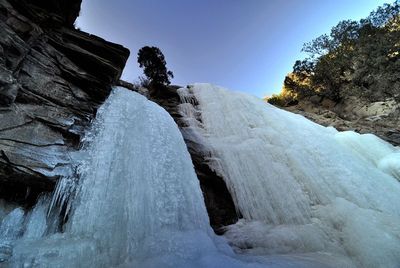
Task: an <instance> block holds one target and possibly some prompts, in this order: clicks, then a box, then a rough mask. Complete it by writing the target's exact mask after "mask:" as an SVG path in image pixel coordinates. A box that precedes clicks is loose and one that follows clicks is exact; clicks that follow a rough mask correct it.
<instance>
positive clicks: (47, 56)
mask: <svg viewBox="0 0 400 268" xmlns="http://www.w3.org/2000/svg"><path fill="white" fill-rule="evenodd" d="M80 2H81V0H72V1H66V0H64V1H56V0H29V1H28V0H26V1H20V0H18V1H17V0H13V1H6V0H0V198H6V199H13V200H14V201H19V200H22V199H23V200H29V199H30V198H31V199H34V198H35V196H36V195H37V194H38V193H40V192H42V191H50V190H52V189H53V187H54V184H55V182H56V181H57V179H58V178H59V177H60V176H63V175H68V174H69V173H70V172H71V166H70V155H71V154H72V153H73V152H74V151H75V150H76V149H78V146H79V141H80V139H81V137H82V135H83V132H84V130H85V128H86V127H87V126H88V124H89V123H90V121H91V119H92V118H93V117H94V115H95V113H96V110H97V108H98V107H99V105H101V104H102V103H103V101H104V100H105V99H106V98H107V96H108V95H109V93H110V91H111V85H113V84H114V83H115V82H116V81H118V79H119V77H120V75H121V73H122V70H123V68H124V65H125V62H126V60H127V58H128V56H129V51H128V50H127V49H125V48H123V47H122V46H120V45H116V44H113V43H110V42H107V41H105V40H103V39H101V38H99V37H96V36H93V35H90V34H87V33H84V32H81V31H78V30H76V29H74V28H73V27H72V24H73V22H74V21H75V19H76V17H77V15H78V13H79V9H80Z"/></svg>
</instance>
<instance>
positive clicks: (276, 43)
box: [77, 0, 392, 97]
mask: <svg viewBox="0 0 400 268" xmlns="http://www.w3.org/2000/svg"><path fill="white" fill-rule="evenodd" d="M386 2H389V3H390V2H392V1H384V0H113V1H110V0H84V1H83V4H82V11H81V16H80V17H79V18H78V21H77V26H78V27H79V28H81V29H82V30H83V31H86V32H89V33H91V34H95V35H98V36H100V37H102V38H105V39H106V40H108V41H111V42H115V43H118V44H121V45H123V46H125V47H127V48H129V49H130V51H131V56H130V58H129V60H128V63H127V66H126V68H125V70H124V73H123V75H122V78H123V79H124V80H127V81H130V82H132V81H135V80H137V78H138V76H140V75H142V73H143V72H142V70H141V69H140V68H139V66H138V64H137V51H138V50H139V49H140V48H141V47H143V46H146V45H149V46H157V47H159V48H160V49H161V51H162V52H163V54H164V56H165V59H166V61H167V68H168V69H169V70H171V71H173V73H174V76H175V78H174V79H173V80H172V84H176V85H182V86H185V85H187V84H191V83H195V82H208V83H213V84H217V85H220V86H223V87H227V88H229V89H233V90H239V91H243V92H247V93H250V94H252V95H255V96H258V97H264V96H270V95H271V94H273V93H279V91H280V90H281V88H282V84H283V80H284V78H285V76H286V74H287V73H289V72H290V71H291V70H292V67H293V64H294V62H295V61H296V60H297V59H303V58H304V57H305V55H304V54H303V53H301V48H302V46H303V44H304V43H305V42H308V41H311V40H312V39H314V38H316V37H318V36H320V35H321V34H324V33H329V32H330V29H331V28H332V27H333V26H335V25H336V24H337V23H338V22H339V21H341V20H344V19H353V20H359V19H361V18H364V17H366V16H368V14H369V13H370V11H372V10H374V9H375V8H376V7H378V6H379V5H382V4H383V3H386Z"/></svg>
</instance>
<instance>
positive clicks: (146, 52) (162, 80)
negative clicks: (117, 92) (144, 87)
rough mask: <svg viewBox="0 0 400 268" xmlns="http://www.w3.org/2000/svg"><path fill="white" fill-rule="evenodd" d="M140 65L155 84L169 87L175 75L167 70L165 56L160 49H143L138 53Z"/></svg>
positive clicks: (147, 47)
mask: <svg viewBox="0 0 400 268" xmlns="http://www.w3.org/2000/svg"><path fill="white" fill-rule="evenodd" d="M138 63H139V66H140V68H144V70H143V72H144V74H145V75H146V77H147V78H148V79H149V80H150V81H151V83H154V84H162V85H169V84H171V81H170V80H169V79H170V78H174V74H173V73H172V72H171V71H168V70H167V67H166V65H167V63H166V61H165V58H164V55H163V53H162V52H161V50H160V49H159V48H158V47H149V46H145V47H142V48H141V49H140V50H139V52H138Z"/></svg>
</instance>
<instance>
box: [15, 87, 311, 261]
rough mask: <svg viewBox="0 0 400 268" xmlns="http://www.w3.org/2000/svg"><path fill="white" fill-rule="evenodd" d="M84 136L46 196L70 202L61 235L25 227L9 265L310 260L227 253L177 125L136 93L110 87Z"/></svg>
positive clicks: (55, 202) (154, 105) (165, 113)
mask: <svg viewBox="0 0 400 268" xmlns="http://www.w3.org/2000/svg"><path fill="white" fill-rule="evenodd" d="M86 140H87V141H88V143H87V145H86V146H85V147H84V149H83V150H82V151H81V152H80V153H79V154H77V155H75V156H74V158H75V159H76V160H77V161H78V162H80V168H79V174H80V183H79V184H78V186H77V187H71V186H70V183H71V181H70V180H69V179H68V178H66V179H67V180H66V181H64V182H61V183H60V184H59V187H58V188H57V191H56V193H55V194H56V196H55V198H53V201H54V202H53V204H52V206H54V204H57V203H60V202H61V203H62V202H64V201H66V200H70V201H69V202H71V200H73V201H72V203H71V204H70V206H69V219H68V223H67V224H66V226H64V232H63V233H55V234H49V235H46V236H44V237H42V238H39V237H38V236H40V235H41V234H42V233H43V232H42V230H41V229H39V231H38V232H33V230H32V228H28V229H29V230H31V231H29V232H26V234H27V235H26V237H24V236H23V237H22V238H20V239H19V240H17V241H16V245H15V246H14V248H13V256H12V258H11V260H10V261H9V262H8V265H9V266H10V267H74V268H75V267H171V268H176V267H182V268H183V267H216V268H217V267H218V268H219V267H266V266H268V267H287V265H294V264H296V266H297V267H318V265H316V264H315V262H314V261H313V260H310V259H304V258H302V257H296V256H293V257H291V258H287V257H285V258H280V257H276V256H272V257H270V258H248V257H244V256H237V255H235V254H234V253H233V251H232V249H231V248H230V247H229V246H228V244H227V242H226V240H225V239H224V238H221V237H217V236H216V235H215V234H214V233H213V231H212V230H211V228H210V226H209V219H208V216H207V212H206V209H205V205H204V201H203V197H202V193H201V190H200V186H199V182H198V179H197V177H196V175H195V172H194V169H193V164H192V162H191V158H190V155H189V153H188V151H187V148H186V145H185V143H184V141H183V138H182V135H181V133H180V131H179V129H178V127H177V126H176V124H175V122H174V121H173V119H172V118H171V117H170V115H169V114H168V113H167V112H166V111H165V110H163V109H162V108H161V107H159V106H158V105H156V104H155V103H152V102H150V101H148V100H147V99H146V98H144V97H143V96H141V95H138V94H136V93H133V92H130V91H127V90H124V89H121V88H117V89H115V90H114V91H113V93H112V94H111V96H110V97H109V99H108V100H107V102H106V103H105V104H104V105H103V106H102V107H101V108H100V109H99V111H98V115H97V118H96V121H95V122H94V125H93V129H92V130H91V132H90V133H88V135H87V138H86ZM73 188H76V190H77V191H76V193H75V197H73V195H74V194H73V191H72V192H71V191H70V190H71V189H73ZM64 192H66V195H64ZM67 202H68V201H67ZM49 203H50V202H49ZM34 211H35V210H34ZM36 211H37V212H40V213H37V214H38V215H39V214H40V215H41V214H43V213H42V212H43V211H42V210H40V209H37V210H36ZM31 218H32V217H31ZM36 218H37V217H33V218H32V219H36ZM39 218H40V217H39ZM39 218H38V219H39ZM37 222H38V221H37V220H35V223H37ZM43 224H45V223H43ZM47 224H48V223H47Z"/></svg>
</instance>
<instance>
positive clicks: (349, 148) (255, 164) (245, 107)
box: [178, 84, 400, 267]
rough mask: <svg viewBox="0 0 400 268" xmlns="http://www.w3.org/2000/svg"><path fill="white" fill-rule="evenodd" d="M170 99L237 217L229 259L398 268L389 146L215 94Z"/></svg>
mask: <svg viewBox="0 0 400 268" xmlns="http://www.w3.org/2000/svg"><path fill="white" fill-rule="evenodd" d="M178 92H179V94H180V96H181V100H182V102H184V104H183V105H181V107H180V112H181V114H182V115H183V116H184V117H185V119H184V120H186V122H187V123H188V124H189V127H187V128H186V129H184V131H185V132H186V133H190V138H191V139H193V140H196V141H197V142H199V143H202V144H203V145H204V148H205V149H204V155H205V156H209V157H208V159H209V162H210V163H211V165H212V167H213V168H214V169H215V170H216V171H217V172H218V173H220V174H221V175H222V176H223V177H224V179H225V180H226V183H227V186H228V188H229V190H230V192H231V194H232V195H233V199H234V202H235V205H236V206H237V208H238V209H239V210H240V212H241V213H242V215H243V216H244V220H242V221H240V222H239V223H237V224H236V225H233V226H230V227H228V228H227V229H228V232H227V234H226V237H227V238H228V239H229V241H230V242H231V244H232V245H233V246H234V247H235V248H236V250H237V251H239V252H244V253H248V254H254V255H265V254H318V256H319V258H318V259H320V260H326V262H325V263H329V259H330V258H334V259H335V258H336V260H342V261H343V262H344V263H342V264H341V265H339V266H338V267H346V266H348V265H350V266H351V265H355V266H358V267H399V266H400V228H399V226H400V219H399V215H400V184H399V182H398V181H397V180H396V179H395V178H394V177H397V178H398V174H399V162H400V158H399V151H398V149H397V148H394V147H393V146H391V145H389V144H387V143H386V142H384V141H382V140H380V139H379V138H377V137H375V136H373V135H361V136H360V135H358V134H356V133H354V132H346V133H338V132H337V131H336V130H335V129H333V128H325V127H322V126H320V125H317V124H315V123H313V122H311V121H309V120H307V119H305V118H304V117H302V116H299V115H295V114H292V113H289V112H286V111H283V110H280V109H277V108H275V107H273V106H271V105H269V104H266V103H264V102H263V101H261V100H259V99H257V98H255V97H252V96H248V95H245V94H241V93H234V92H231V91H227V90H225V89H223V88H220V87H217V86H212V85H209V84H195V85H193V86H191V87H188V88H182V89H179V90H178ZM188 106H192V108H190V107H188ZM199 114H200V115H199ZM324 254H325V255H326V256H329V258H328V257H326V258H325V257H324ZM307 256H309V255H307ZM349 258H350V259H351V260H352V264H349V262H348V259H349Z"/></svg>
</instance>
